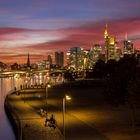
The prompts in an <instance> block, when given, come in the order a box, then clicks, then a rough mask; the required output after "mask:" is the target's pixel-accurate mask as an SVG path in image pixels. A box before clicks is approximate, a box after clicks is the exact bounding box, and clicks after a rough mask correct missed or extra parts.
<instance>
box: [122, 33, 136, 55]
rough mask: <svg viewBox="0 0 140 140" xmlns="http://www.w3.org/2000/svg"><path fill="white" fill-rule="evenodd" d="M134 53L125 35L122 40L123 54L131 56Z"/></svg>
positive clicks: (131, 44)
mask: <svg viewBox="0 0 140 140" xmlns="http://www.w3.org/2000/svg"><path fill="white" fill-rule="evenodd" d="M133 52H134V48H133V43H132V42H131V41H130V40H128V38H127V34H126V37H125V40H124V54H132V53H133Z"/></svg>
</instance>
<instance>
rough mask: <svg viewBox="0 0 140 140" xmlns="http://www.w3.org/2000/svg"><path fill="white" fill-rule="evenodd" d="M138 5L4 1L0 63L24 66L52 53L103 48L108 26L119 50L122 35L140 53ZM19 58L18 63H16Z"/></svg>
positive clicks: (106, 1) (108, 0) (63, 0)
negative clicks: (27, 58) (27, 61)
mask: <svg viewBox="0 0 140 140" xmlns="http://www.w3.org/2000/svg"><path fill="white" fill-rule="evenodd" d="M139 7H140V2H139V1H138V0H133V1H132V0H127V1H126V0H125V1H122V0H113V1H112V0H94V1H93V0H71V1H66V0H59V1H58V0H28V1H23V0H5V1H2V2H1V4H0V16H1V20H0V59H1V61H4V62H8V63H9V62H10V63H12V62H15V61H18V63H25V62H26V55H27V54H28V53H30V54H31V57H32V62H36V61H38V60H41V59H46V58H47V55H48V54H51V55H52V57H54V52H55V51H65V52H66V51H67V50H69V49H70V48H71V47H75V46H79V47H83V48H85V49H89V48H90V47H91V46H90V44H91V43H99V44H104V38H103V32H104V27H105V24H106V23H107V24H108V28H109V33H110V34H111V35H115V36H116V38H117V41H118V42H120V43H119V47H121V48H123V44H122V41H123V39H124V36H125V34H126V33H127V34H128V39H130V40H132V42H133V43H134V46H135V49H139V50H140V28H139V25H140V15H139V13H140V8H139ZM19 58H20V59H19Z"/></svg>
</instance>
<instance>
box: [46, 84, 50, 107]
mask: <svg viewBox="0 0 140 140" xmlns="http://www.w3.org/2000/svg"><path fill="white" fill-rule="evenodd" d="M48 88H51V85H50V84H48V85H47V86H46V104H47V98H48Z"/></svg>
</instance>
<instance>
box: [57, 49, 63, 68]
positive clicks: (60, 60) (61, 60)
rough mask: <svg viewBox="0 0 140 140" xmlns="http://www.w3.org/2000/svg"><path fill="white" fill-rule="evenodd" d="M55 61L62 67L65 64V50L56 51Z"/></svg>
mask: <svg viewBox="0 0 140 140" xmlns="http://www.w3.org/2000/svg"><path fill="white" fill-rule="evenodd" d="M55 63H56V64H57V65H59V66H60V67H63V66H64V52H55Z"/></svg>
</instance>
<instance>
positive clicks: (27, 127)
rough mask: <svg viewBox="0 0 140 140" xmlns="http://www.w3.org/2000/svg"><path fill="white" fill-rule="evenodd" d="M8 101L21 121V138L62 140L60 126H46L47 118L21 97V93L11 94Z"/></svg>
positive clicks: (27, 139)
mask: <svg viewBox="0 0 140 140" xmlns="http://www.w3.org/2000/svg"><path fill="white" fill-rule="evenodd" d="M8 103H9V104H10V106H11V107H12V113H14V114H16V115H17V116H18V118H17V117H16V115H15V116H14V119H19V120H20V122H21V126H22V127H21V131H22V136H21V140H62V139H63V136H62V134H61V132H60V130H59V129H58V128H56V129H54V128H52V127H45V126H44V123H45V118H43V117H41V116H40V115H39V113H38V112H37V110H35V109H34V108H32V107H31V106H30V105H29V104H27V103H26V102H25V103H24V101H23V100H22V98H21V95H19V96H18V95H16V94H11V95H10V96H9V97H8Z"/></svg>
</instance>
